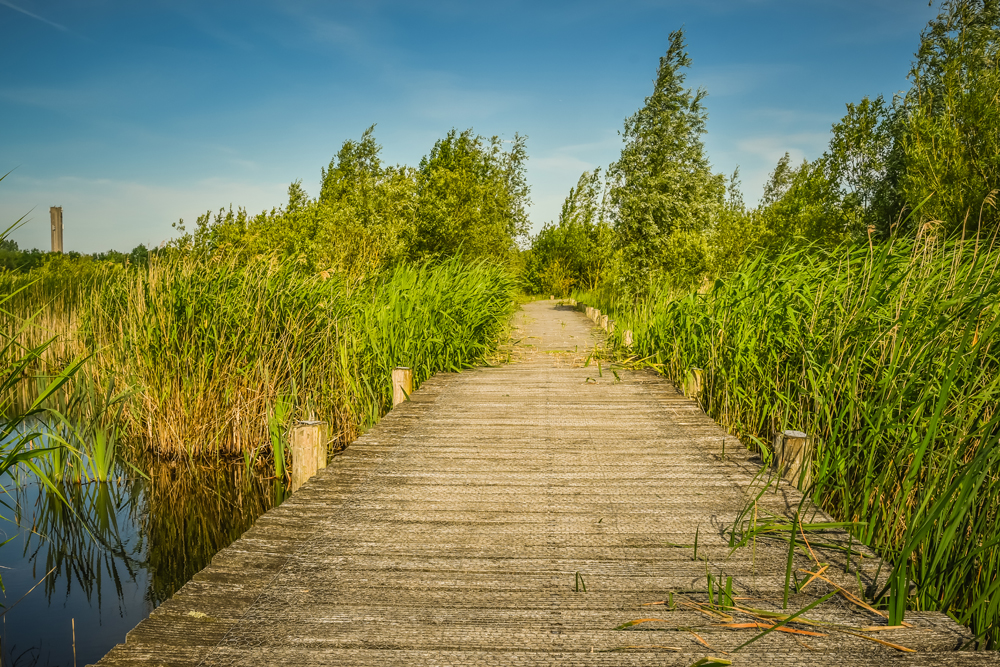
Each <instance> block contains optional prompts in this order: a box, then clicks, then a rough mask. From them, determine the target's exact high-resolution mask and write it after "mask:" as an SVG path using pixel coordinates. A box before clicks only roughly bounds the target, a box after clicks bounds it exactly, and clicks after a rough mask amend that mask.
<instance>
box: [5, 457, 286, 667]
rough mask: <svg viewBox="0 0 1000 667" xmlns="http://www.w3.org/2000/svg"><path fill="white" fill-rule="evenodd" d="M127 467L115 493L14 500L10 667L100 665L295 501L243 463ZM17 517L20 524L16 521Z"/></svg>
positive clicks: (30, 495)
mask: <svg viewBox="0 0 1000 667" xmlns="http://www.w3.org/2000/svg"><path fill="white" fill-rule="evenodd" d="M137 466H138V467H139V468H140V469H142V470H146V471H147V474H148V477H149V478H148V479H144V478H142V477H139V476H137V475H136V474H135V473H134V472H132V471H130V470H129V469H128V468H127V467H126V466H123V465H122V464H120V463H119V464H117V466H116V474H115V475H114V476H113V478H112V479H111V480H109V481H108V482H107V483H99V482H86V481H84V482H83V483H82V484H77V483H75V482H72V481H66V482H63V483H61V484H60V485H59V487H58V488H59V490H60V492H61V493H62V495H63V497H64V498H65V499H66V500H67V501H68V505H67V504H63V503H62V502H61V501H60V500H59V499H58V498H57V497H56V496H55V494H53V493H52V492H51V491H50V490H47V489H45V488H44V487H42V486H40V485H39V484H38V483H37V482H33V481H30V480H29V481H27V482H25V483H22V484H20V485H18V486H17V487H15V488H11V489H8V491H9V495H8V496H6V501H7V503H8V504H9V505H12V506H13V507H14V509H15V514H14V516H15V520H16V525H15V523H12V522H4V524H5V525H0V530H2V531H3V533H4V534H5V535H4V536H3V537H2V538H0V541H2V540H3V539H7V538H8V537H13V539H12V540H11V541H10V542H9V543H8V544H6V545H4V546H3V547H0V567H2V568H3V569H2V576H3V583H4V586H5V588H6V592H5V593H4V594H3V597H2V598H0V603H2V604H3V605H4V609H2V610H0V612H3V616H0V664H2V665H3V666H7V665H39V666H42V665H73V633H72V624H73V623H75V628H76V664H78V665H85V664H88V663H92V662H96V661H97V660H98V659H100V657H101V656H103V655H104V654H105V653H106V652H107V651H108V650H110V649H111V647H113V646H114V645H115V644H117V643H119V642H121V641H124V639H125V634H126V633H127V632H128V631H129V630H131V629H132V628H133V627H135V625H136V624H138V623H139V621H141V620H142V619H143V618H145V617H146V616H148V615H149V613H150V611H152V609H154V608H155V607H156V606H158V605H159V604H160V603H161V602H163V601H164V600H165V599H167V598H168V597H170V595H172V594H173V593H174V592H175V591H176V590H177V589H178V588H180V587H181V586H182V585H183V584H184V583H185V582H186V581H188V580H189V579H190V578H191V576H192V575H194V574H195V573H196V572H198V571H199V570H201V569H202V568H203V567H205V566H206V565H207V564H208V563H209V561H210V560H211V558H212V556H213V555H214V554H215V553H216V552H218V551H219V550H220V549H222V548H224V547H226V546H228V545H229V544H230V543H232V542H233V541H234V540H235V539H237V538H238V537H239V536H240V535H242V534H243V532H245V531H246V530H247V529H248V528H249V527H250V526H251V525H252V524H253V522H254V520H255V519H256V518H257V517H258V516H260V515H261V514H262V513H263V512H265V511H267V510H268V509H270V508H271V507H273V506H275V505H276V504H278V503H280V502H281V501H282V500H283V499H284V497H285V488H284V485H283V484H282V483H281V482H280V481H278V480H268V479H264V478H263V477H262V476H261V475H260V474H259V473H258V472H256V471H247V470H246V468H245V466H244V465H243V463H242V462H240V463H239V464H238V465H237V464H224V463H219V464H217V465H214V466H211V467H209V466H193V465H189V464H187V463H183V462H180V463H177V462H162V461H153V462H137ZM5 514H6V515H7V516H11V513H10V512H9V511H8V512H5Z"/></svg>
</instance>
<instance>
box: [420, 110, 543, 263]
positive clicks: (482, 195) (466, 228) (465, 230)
mask: <svg viewBox="0 0 1000 667" xmlns="http://www.w3.org/2000/svg"><path fill="white" fill-rule="evenodd" d="M526 160H527V151H526V144H525V137H522V136H519V135H516V134H515V135H514V139H513V141H512V143H511V146H510V149H509V150H506V151H505V150H504V149H503V145H502V143H501V141H500V139H499V137H492V138H491V139H489V140H488V141H487V140H486V139H484V138H483V137H480V136H478V135H473V134H472V130H465V131H464V132H462V133H461V134H459V133H457V132H456V131H455V130H451V131H450V132H449V133H448V136H446V137H445V138H444V139H441V140H439V141H438V142H437V143H435V144H434V147H433V148H432V149H431V152H430V155H428V156H426V157H424V158H423V159H422V160H421V161H420V169H419V171H418V173H417V225H416V226H417V228H416V238H415V239H414V242H413V247H412V251H411V254H412V256H413V257H414V258H417V259H425V258H438V257H452V256H455V255H463V256H465V257H467V258H471V259H480V258H489V259H495V260H503V261H506V260H509V259H510V258H511V257H512V255H514V254H515V253H516V250H517V246H516V240H517V239H518V237H521V236H523V235H525V234H526V233H527V230H528V217H527V212H526V211H525V207H526V206H527V204H528V201H529V200H528V185H527V180H526V178H525V171H524V163H525V161H526Z"/></svg>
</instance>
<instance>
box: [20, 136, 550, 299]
mask: <svg viewBox="0 0 1000 667" xmlns="http://www.w3.org/2000/svg"><path fill="white" fill-rule="evenodd" d="M381 152H382V147H381V146H380V145H379V144H378V143H377V142H376V140H375V135H374V126H372V127H369V128H368V129H367V130H365V132H364V133H363V134H362V135H361V138H360V139H359V140H357V141H355V140H348V141H345V142H344V144H343V146H342V147H341V149H340V151H339V152H338V153H337V155H336V156H334V158H333V159H332V160H331V161H330V164H329V166H328V167H327V168H326V169H322V170H321V174H320V184H319V194H318V196H316V197H310V196H309V194H308V193H307V192H306V190H305V188H304V187H303V185H302V182H301V181H296V182H294V183H292V184H291V185H290V186H289V188H288V202H287V203H286V204H284V205H283V206H279V207H276V208H272V209H271V210H270V211H263V212H261V213H258V214H256V215H254V214H251V213H249V212H248V211H247V210H246V209H245V208H242V207H237V208H235V209H234V208H233V207H232V205H230V206H229V207H228V208H222V209H219V210H218V211H215V212H213V211H208V212H206V213H205V214H204V215H202V216H199V218H198V219H197V221H196V223H195V225H194V228H193V229H188V228H187V227H186V226H185V224H184V221H183V220H180V221H178V222H177V223H175V224H174V225H173V227H174V228H175V229H176V230H177V231H178V236H177V237H176V238H174V239H172V240H171V241H170V242H168V243H166V244H165V245H164V246H163V247H161V248H146V246H144V245H139V246H137V247H136V248H134V249H133V250H132V251H131V252H127V253H123V252H117V251H114V250H111V251H108V252H104V253H96V254H94V255H81V254H80V253H77V252H68V253H65V254H64V255H60V254H57V253H49V252H42V251H40V250H30V251H22V250H20V249H19V248H18V247H17V243H16V242H14V241H12V240H5V241H3V243H2V244H0V269H7V270H12V271H19V272H22V273H26V272H30V271H32V270H35V269H43V271H44V270H45V269H46V268H48V271H51V270H53V269H58V270H64V269H65V268H66V265H67V264H72V265H73V266H74V270H82V265H87V264H89V263H91V262H92V261H96V262H114V263H117V264H123V265H125V264H129V265H136V266H144V265H146V264H148V262H149V259H150V257H153V256H156V255H157V254H166V255H170V256H176V255H184V256H189V255H190V256H196V257H201V258H204V257H214V258H216V259H225V260H227V261H230V260H232V261H236V262H237V263H244V264H246V263H253V262H254V261H255V260H266V259H270V258H273V257H278V258H283V259H291V260H294V262H295V264H296V265H297V266H299V267H300V268H301V269H303V270H304V271H305V272H307V273H321V272H322V273H327V274H337V275H344V276H347V277H348V278H350V279H353V280H357V279H361V278H365V277H368V276H371V275H374V274H376V273H378V272H379V271H380V270H383V269H387V268H391V267H394V266H397V265H400V264H411V263H418V264H419V263H422V262H425V261H427V260H443V259H446V258H450V257H456V256H461V257H463V258H465V259H466V260H468V261H472V262H475V261H478V260H489V261H493V262H497V263H500V264H503V265H505V266H508V267H513V266H517V265H518V262H519V261H520V253H521V248H520V246H519V242H521V243H522V244H523V243H526V242H527V239H528V236H527V233H528V215H527V206H528V204H529V202H530V200H529V198H528V191H529V188H528V184H527V179H526V175H525V163H526V161H527V150H526V138H525V137H523V136H521V135H517V134H515V135H514V138H513V139H512V140H509V141H503V140H501V139H500V138H499V137H496V136H494V137H490V138H486V137H483V136H480V135H477V134H475V133H474V132H473V130H471V129H469V130H465V131H462V132H459V131H457V130H452V131H450V132H448V134H447V136H445V137H444V138H443V139H440V140H439V141H437V142H436V143H435V144H434V146H433V147H432V148H431V150H430V152H429V153H428V154H427V155H426V156H424V157H423V158H422V159H421V160H420V163H419V164H418V165H417V166H416V167H411V166H406V165H388V164H385V163H384V162H383V161H382V158H381ZM53 262H55V265H53V266H51V267H49V266H48V265H49V264H51V263H53ZM48 271H46V272H48Z"/></svg>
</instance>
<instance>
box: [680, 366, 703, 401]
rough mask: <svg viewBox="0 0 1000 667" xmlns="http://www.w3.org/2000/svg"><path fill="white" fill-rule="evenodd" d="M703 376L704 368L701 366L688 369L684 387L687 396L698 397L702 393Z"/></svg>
mask: <svg viewBox="0 0 1000 667" xmlns="http://www.w3.org/2000/svg"><path fill="white" fill-rule="evenodd" d="M701 378H702V370H701V369H700V368H692V369H691V370H689V371H688V374H687V378H686V379H685V380H684V387H683V389H684V395H685V396H687V397H688V398H698V396H699V395H700V394H701Z"/></svg>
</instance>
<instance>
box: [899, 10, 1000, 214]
mask: <svg viewBox="0 0 1000 667" xmlns="http://www.w3.org/2000/svg"><path fill="white" fill-rule="evenodd" d="M998 38H1000V0H946V1H945V2H944V3H943V4H942V11H941V13H940V14H939V15H938V17H937V18H936V19H934V20H932V21H931V22H930V24H929V25H928V27H927V29H926V30H925V31H924V32H923V34H922V35H921V40H920V49H919V51H918V52H917V58H916V61H915V63H914V65H913V68H912V69H911V71H910V81H911V84H912V85H911V88H910V90H909V92H908V93H907V95H906V98H905V101H904V104H905V109H904V112H905V120H904V121H903V122H904V124H905V127H904V129H903V131H902V133H901V144H902V146H901V150H902V153H903V156H904V157H903V164H902V169H901V172H902V173H901V174H900V176H899V183H900V186H899V187H900V190H901V193H902V195H903V198H904V199H905V201H906V203H907V204H908V206H909V207H910V209H911V210H912V209H914V208H915V207H916V206H918V205H919V204H920V203H921V202H923V201H924V199H926V198H928V197H930V199H929V200H928V201H927V204H926V205H925V206H924V207H923V208H922V210H921V211H920V215H919V217H918V218H917V221H918V222H919V221H928V220H940V221H943V222H944V224H945V225H946V228H947V230H948V231H950V232H953V233H957V232H958V231H959V230H961V229H963V228H965V229H966V230H967V233H968V232H974V231H976V230H977V229H979V228H980V224H982V228H983V229H984V230H989V231H992V230H993V229H995V228H996V226H997V224H998V222H1000V219H998V216H997V211H996V208H995V205H994V198H995V193H996V191H997V189H998V188H1000V100H998V96H997V95H998V93H997V91H1000V39H998Z"/></svg>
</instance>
